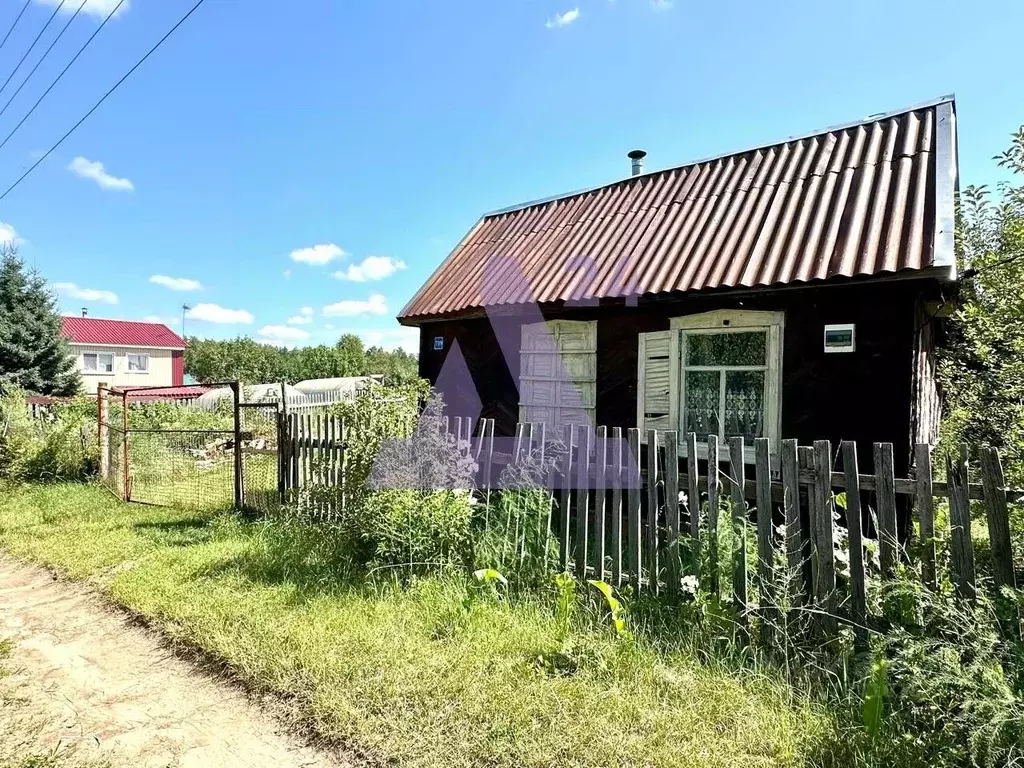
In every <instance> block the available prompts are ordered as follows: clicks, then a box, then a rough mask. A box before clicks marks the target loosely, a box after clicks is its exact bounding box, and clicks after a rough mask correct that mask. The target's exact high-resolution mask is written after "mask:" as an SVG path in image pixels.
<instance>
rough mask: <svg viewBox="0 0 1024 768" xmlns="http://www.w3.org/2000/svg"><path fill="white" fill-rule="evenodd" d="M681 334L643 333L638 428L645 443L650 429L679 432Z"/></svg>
mask: <svg viewBox="0 0 1024 768" xmlns="http://www.w3.org/2000/svg"><path fill="white" fill-rule="evenodd" d="M678 338H679V333H678V332H677V331H653V332H651V333H641V334H640V345H639V350H638V352H639V354H638V355H637V384H636V425H637V427H638V428H639V429H640V438H641V440H646V439H647V430H648V429H659V430H665V429H676V428H677V427H676V425H675V419H674V414H675V413H676V410H677V409H676V405H675V402H676V399H677V398H678V393H674V392H673V389H674V387H673V384H674V382H675V381H676V380H677V379H678V369H679V351H678Z"/></svg>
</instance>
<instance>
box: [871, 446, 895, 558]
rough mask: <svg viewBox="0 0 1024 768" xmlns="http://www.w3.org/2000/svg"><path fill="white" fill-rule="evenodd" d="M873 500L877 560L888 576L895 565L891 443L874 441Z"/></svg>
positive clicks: (893, 487)
mask: <svg viewBox="0 0 1024 768" xmlns="http://www.w3.org/2000/svg"><path fill="white" fill-rule="evenodd" d="M874 458H875V502H876V504H877V509H878V560H879V562H880V563H881V566H882V576H884V577H886V578H889V577H891V576H892V574H893V569H894V568H895V567H896V550H897V548H898V547H899V539H898V537H897V534H896V490H895V484H894V482H893V480H894V478H893V469H892V443H875V446H874Z"/></svg>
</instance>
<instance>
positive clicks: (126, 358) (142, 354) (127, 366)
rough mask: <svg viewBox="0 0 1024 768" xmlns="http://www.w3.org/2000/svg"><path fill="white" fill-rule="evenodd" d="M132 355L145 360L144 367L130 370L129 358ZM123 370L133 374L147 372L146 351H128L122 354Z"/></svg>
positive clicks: (147, 360) (147, 356)
mask: <svg viewBox="0 0 1024 768" xmlns="http://www.w3.org/2000/svg"><path fill="white" fill-rule="evenodd" d="M133 357H139V358H142V359H143V360H145V361H146V367H145V368H142V369H139V370H134V371H133V370H132V365H131V360H132V358H133ZM124 371H125V373H129V374H131V375H133V376H135V375H140V374H143V375H144V374H148V373H149V353H148V352H128V353H126V354H125V356H124Z"/></svg>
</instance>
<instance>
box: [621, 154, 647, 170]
mask: <svg viewBox="0 0 1024 768" xmlns="http://www.w3.org/2000/svg"><path fill="white" fill-rule="evenodd" d="M626 157H628V158H629V159H630V160H632V161H633V173H632V174H631V175H632V176H639V175H640V174H641V173H643V172H644V158H645V157H647V153H646V152H644V151H643V150H642V149H634V150H633V151H632V152H630V153H629V154H628V155H626Z"/></svg>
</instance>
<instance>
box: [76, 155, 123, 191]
mask: <svg viewBox="0 0 1024 768" xmlns="http://www.w3.org/2000/svg"><path fill="white" fill-rule="evenodd" d="M68 170H69V171H71V172H72V173H74V174H76V175H77V176H81V177H82V178H83V179H92V180H93V181H95V182H96V183H97V184H99V185H100V189H116V190H124V191H127V192H131V191H132V190H134V189H135V185H134V184H132V183H131V181H130V180H129V179H122V178H119V177H117V176H112V175H110V174H109V173H107V171H106V169H104V167H103V163H101V162H99V161H95V162H94V161H92V160H86V159H85V158H84V157H76V158H75V159H74V160H72V161H71V162H70V163H68Z"/></svg>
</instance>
